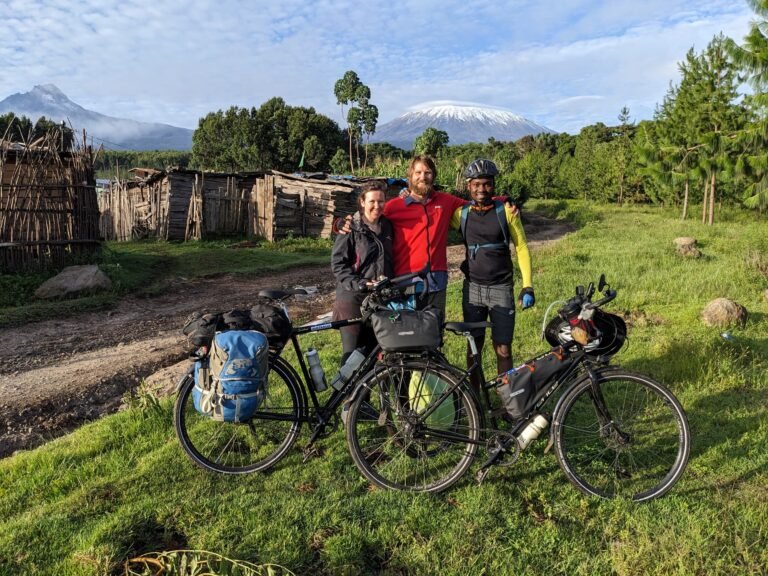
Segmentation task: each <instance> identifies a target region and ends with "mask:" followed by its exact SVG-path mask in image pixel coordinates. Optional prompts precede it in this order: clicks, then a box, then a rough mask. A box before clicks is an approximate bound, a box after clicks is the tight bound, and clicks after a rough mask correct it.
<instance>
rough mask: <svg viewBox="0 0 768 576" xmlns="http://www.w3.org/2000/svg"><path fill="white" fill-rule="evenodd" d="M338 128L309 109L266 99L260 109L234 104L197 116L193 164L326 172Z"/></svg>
mask: <svg viewBox="0 0 768 576" xmlns="http://www.w3.org/2000/svg"><path fill="white" fill-rule="evenodd" d="M341 142H342V134H341V131H340V130H339V126H338V125H337V124H336V123H335V122H334V121H333V120H331V119H330V118H328V117H327V116H323V115H322V114H318V113H317V112H315V109H314V108H304V107H295V106H288V105H287V104H286V103H285V101H284V100H283V99H282V98H271V99H270V100H267V101H266V102H265V103H264V104H262V105H261V107H260V108H250V109H249V108H238V107H236V106H233V107H231V108H229V110H227V111H226V112H223V111H221V110H219V111H218V112H212V113H210V114H208V115H207V116H205V117H204V118H201V119H200V122H199V125H198V129H197V130H195V133H194V135H193V136H192V164H193V166H194V167H197V168H201V169H204V170H215V171H220V172H240V171H257V170H271V169H276V170H282V171H285V172H292V171H294V170H296V169H297V167H298V164H299V161H300V158H301V156H302V154H303V155H304V156H305V160H304V165H305V166H306V167H308V168H310V169H312V170H325V169H327V168H328V167H329V162H330V159H331V157H332V154H333V152H334V151H335V150H336V149H337V148H338V147H339V146H340V145H341Z"/></svg>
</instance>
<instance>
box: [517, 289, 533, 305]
mask: <svg viewBox="0 0 768 576" xmlns="http://www.w3.org/2000/svg"><path fill="white" fill-rule="evenodd" d="M518 300H519V302H520V307H521V308H522V309H523V310H525V309H526V308H530V307H531V306H533V305H534V304H535V303H536V296H535V295H534V294H533V288H523V289H522V290H520V297H519V299H518Z"/></svg>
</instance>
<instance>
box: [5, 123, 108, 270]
mask: <svg viewBox="0 0 768 576" xmlns="http://www.w3.org/2000/svg"><path fill="white" fill-rule="evenodd" d="M59 144H60V141H59V138H58V137H54V136H49V137H46V138H43V139H41V140H40V141H38V142H36V143H35V144H34V145H22V144H16V143H14V144H11V143H7V142H0V271H3V272H18V271H22V270H30V269H31V270H42V269H57V268H61V267H63V266H64V265H65V264H66V263H67V262H69V261H80V260H87V259H88V258H90V256H91V255H92V253H93V251H94V250H95V249H96V248H97V247H98V246H99V209H98V205H97V202H96V180H95V177H94V169H93V164H94V154H93V151H92V150H91V149H90V148H88V147H83V148H82V149H77V150H68V151H62V150H60V149H59Z"/></svg>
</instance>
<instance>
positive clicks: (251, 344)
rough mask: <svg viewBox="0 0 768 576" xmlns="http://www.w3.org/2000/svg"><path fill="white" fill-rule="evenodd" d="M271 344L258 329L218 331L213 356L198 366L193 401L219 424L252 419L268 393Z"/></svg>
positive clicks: (212, 346) (214, 341)
mask: <svg viewBox="0 0 768 576" xmlns="http://www.w3.org/2000/svg"><path fill="white" fill-rule="evenodd" d="M268 361H269V342H268V341H267V337H266V336H265V335H264V334H262V333H261V332H257V331H255V330H229V331H227V332H217V333H216V335H215V336H214V337H213V343H212V345H211V352H210V354H209V355H208V356H207V357H206V358H203V359H201V360H198V361H197V362H196V363H195V387H194V389H193V390H192V399H193V401H194V403H195V408H196V409H197V411H198V412H200V413H202V414H205V415H206V416H210V417H211V418H212V419H213V420H217V421H219V422H242V421H244V420H247V419H248V418H250V417H251V416H252V415H253V413H254V412H256V410H257V409H258V408H259V406H260V405H261V402H262V400H264V395H265V394H266V387H267V371H268V369H269V362H268Z"/></svg>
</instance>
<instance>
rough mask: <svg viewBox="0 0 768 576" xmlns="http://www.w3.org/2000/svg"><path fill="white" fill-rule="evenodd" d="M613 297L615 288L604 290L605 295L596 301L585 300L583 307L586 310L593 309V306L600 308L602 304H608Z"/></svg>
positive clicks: (614, 296)
mask: <svg viewBox="0 0 768 576" xmlns="http://www.w3.org/2000/svg"><path fill="white" fill-rule="evenodd" d="M614 298H616V290H607V291H606V292H605V296H603V297H602V298H600V300H598V301H597V302H587V303H586V304H584V306H583V307H584V308H585V309H587V310H594V309H595V308H600V307H601V306H603V305H604V304H608V302H610V301H611V300H613V299H614Z"/></svg>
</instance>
